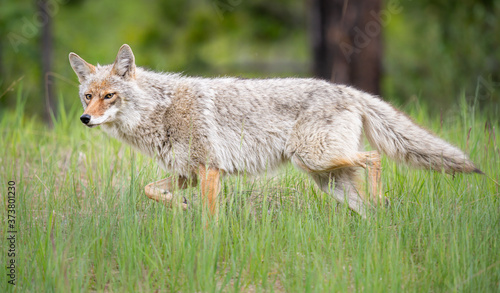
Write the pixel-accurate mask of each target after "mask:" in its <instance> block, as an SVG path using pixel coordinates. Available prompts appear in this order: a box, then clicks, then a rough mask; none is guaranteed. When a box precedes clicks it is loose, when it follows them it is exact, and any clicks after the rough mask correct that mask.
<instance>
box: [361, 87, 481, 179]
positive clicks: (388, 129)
mask: <svg viewBox="0 0 500 293" xmlns="http://www.w3.org/2000/svg"><path fill="white" fill-rule="evenodd" d="M363 103H364V105H363V109H364V117H363V127H364V129H365V133H366V136H367V138H368V140H369V142H370V144H371V145H372V146H373V147H375V148H376V149H377V150H379V151H382V152H384V153H386V154H387V156H389V157H390V158H392V159H394V160H396V161H399V162H405V163H407V164H409V165H411V166H414V167H419V168H426V169H429V168H430V169H434V170H437V171H441V170H443V169H444V171H445V172H447V173H453V172H464V173H471V172H475V173H480V174H482V172H481V170H479V169H478V168H476V166H474V163H472V162H471V161H470V160H469V158H468V157H467V155H466V154H465V153H464V152H462V151H461V150H460V149H458V148H456V147H454V146H452V145H451V144H449V143H448V142H446V141H444V140H442V139H440V138H438V137H437V136H435V135H434V134H432V133H431V132H429V131H427V130H425V129H423V128H422V127H420V126H418V125H417V124H415V123H414V122H413V121H412V120H411V119H410V118H409V117H408V116H406V115H405V114H403V113H401V112H399V111H398V110H396V109H394V108H393V107H392V106H391V105H389V104H388V103H386V102H384V101H382V100H380V99H378V98H376V97H373V96H370V95H368V94H367V95H364V98H363Z"/></svg>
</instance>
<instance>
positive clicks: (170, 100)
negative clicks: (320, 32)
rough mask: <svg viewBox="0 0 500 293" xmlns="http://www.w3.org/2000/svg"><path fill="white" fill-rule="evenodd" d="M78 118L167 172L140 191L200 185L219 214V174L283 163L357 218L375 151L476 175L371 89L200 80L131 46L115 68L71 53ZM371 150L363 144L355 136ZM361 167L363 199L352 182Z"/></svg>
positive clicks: (454, 151)
mask: <svg viewBox="0 0 500 293" xmlns="http://www.w3.org/2000/svg"><path fill="white" fill-rule="evenodd" d="M69 61H70V64H71V67H72V68H73V70H74V71H75V73H76V75H77V76H78V79H79V81H80V87H79V94H80V99H81V102H82V105H83V108H84V112H83V115H82V116H81V117H80V120H81V121H82V122H83V124H85V125H86V126H88V127H95V126H98V125H100V126H101V128H102V129H103V130H104V131H105V132H106V133H108V134H109V135H111V136H113V137H116V138H117V139H119V140H121V141H123V142H126V143H128V144H130V145H132V146H133V147H135V148H136V149H138V150H139V151H141V152H143V153H145V154H147V155H149V156H151V157H153V158H154V159H155V160H156V161H157V162H158V164H159V165H160V166H161V167H162V168H163V169H165V170H166V171H170V172H174V174H176V175H174V176H171V177H169V178H167V179H163V180H160V181H158V182H153V183H150V184H148V185H147V186H146V188H145V193H146V195H147V196H148V197H149V198H151V199H154V200H156V201H159V202H170V201H171V200H172V199H173V195H172V193H171V191H172V190H174V189H175V188H179V189H183V188H187V187H188V186H196V185H197V183H198V181H199V182H200V184H201V193H202V196H201V197H202V199H203V200H202V201H203V206H204V207H206V208H208V210H209V213H210V214H216V213H217V207H218V204H217V195H218V193H219V191H220V180H221V177H222V176H223V175H226V174H227V175H230V174H237V173H239V172H248V173H250V174H255V173H258V172H261V171H263V170H269V169H272V168H275V167H277V166H279V165H281V164H283V163H285V162H288V161H291V162H292V164H293V165H294V166H295V167H297V168H299V169H300V170H303V171H304V172H306V173H307V174H309V175H310V177H311V178H312V179H313V181H314V182H316V184H317V185H318V187H319V188H320V189H321V190H322V191H324V192H326V193H328V194H331V195H333V197H334V198H335V199H336V200H337V201H339V202H340V203H343V202H346V203H347V204H348V206H349V208H351V209H352V210H354V211H356V212H357V213H359V214H360V215H362V216H363V217H364V216H365V214H366V206H367V203H370V202H374V203H376V202H379V201H380V200H381V199H382V192H381V187H380V174H381V166H380V155H379V152H378V151H380V152H384V153H385V154H386V155H387V156H388V157H390V158H392V159H394V160H396V161H399V162H405V163H408V164H410V165H412V166H414V167H420V168H425V169H432V170H437V171H441V170H444V171H445V172H448V173H454V172H464V173H471V172H475V173H482V172H481V171H480V170H479V169H478V168H476V167H475V166H474V164H473V163H472V162H471V161H470V160H469V159H468V157H467V155H466V154H464V153H463V152H462V151H461V150H459V149H458V148H456V147H454V146H452V145H451V144H449V143H447V142H445V141H444V140H442V139H440V138H438V137H436V136H435V135H434V134H432V133H431V132H429V131H427V130H425V129H423V128H422V127H420V126H418V125H416V124H415V123H413V122H412V120H411V119H410V118H408V117H407V116H406V115H405V114H403V113H401V112H399V111H398V110H396V109H394V108H393V107H392V106H391V105H389V104H388V103H386V102H384V101H382V100H381V99H379V98H377V97H375V96H372V95H370V94H368V93H365V92H362V91H359V90H356V89H354V88H352V87H349V86H345V85H336V84H332V83H330V82H327V81H323V80H317V79H310V78H276V79H242V78H231V77H224V78H199V77H187V76H183V75H180V74H172V73H156V72H152V71H149V70H147V69H144V68H141V67H136V65H135V58H134V54H133V53H132V50H131V48H130V47H129V46H128V45H126V44H125V45H123V46H122V47H121V48H120V50H119V51H118V55H117V57H116V60H115V62H114V63H113V64H112V65H103V66H101V65H97V66H94V65H91V64H89V63H87V62H86V61H85V60H83V59H82V58H81V57H79V56H78V55H76V54H75V53H70V54H69ZM363 130H364V132H365V135H366V137H367V139H368V141H369V142H370V144H371V146H372V147H373V148H375V149H376V150H377V151H369V152H364V151H362V150H361V142H362V132H363ZM360 167H361V168H365V169H366V170H367V178H368V180H367V181H368V182H367V184H368V188H367V190H368V191H369V192H368V194H369V195H368V196H367V195H364V193H363V192H361V191H362V189H361V188H359V186H358V185H357V183H358V180H357V179H358V177H360V174H359V172H358V171H359V170H360Z"/></svg>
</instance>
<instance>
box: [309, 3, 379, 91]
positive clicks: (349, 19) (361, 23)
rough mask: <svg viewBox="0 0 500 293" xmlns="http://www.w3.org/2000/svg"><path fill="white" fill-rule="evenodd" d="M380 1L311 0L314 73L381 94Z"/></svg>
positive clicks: (320, 76)
mask: <svg viewBox="0 0 500 293" xmlns="http://www.w3.org/2000/svg"><path fill="white" fill-rule="evenodd" d="M380 7H381V1H380V0H369V1H366V0H365V1H363V0H311V7H310V11H311V14H310V21H311V26H310V29H311V36H312V43H313V55H314V57H313V58H314V59H313V73H314V75H315V76H316V77H319V78H322V79H328V80H331V81H332V82H335V83H341V84H348V85H352V86H354V87H356V88H359V89H361V90H364V91H367V92H370V93H372V94H380V77H381V58H382V37H381V34H382V24H381V23H380V19H379V17H378V16H379V13H380Z"/></svg>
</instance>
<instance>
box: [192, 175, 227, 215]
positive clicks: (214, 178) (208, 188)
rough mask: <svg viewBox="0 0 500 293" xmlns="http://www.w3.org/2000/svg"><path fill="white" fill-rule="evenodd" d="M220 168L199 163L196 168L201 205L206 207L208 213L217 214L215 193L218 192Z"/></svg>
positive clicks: (217, 207) (217, 205) (217, 206)
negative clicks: (199, 184) (199, 185)
mask: <svg viewBox="0 0 500 293" xmlns="http://www.w3.org/2000/svg"><path fill="white" fill-rule="evenodd" d="M221 173H222V170H219V169H213V168H207V167H205V165H200V167H199V169H198V178H200V182H201V193H202V195H201V196H202V199H203V206H204V207H205V208H208V210H209V212H210V214H211V215H212V216H213V215H215V216H217V213H218V210H219V204H218V202H217V195H218V194H219V192H220V188H221V184H220V175H221Z"/></svg>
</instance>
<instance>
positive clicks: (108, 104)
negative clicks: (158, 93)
mask: <svg viewBox="0 0 500 293" xmlns="http://www.w3.org/2000/svg"><path fill="white" fill-rule="evenodd" d="M69 62H70V64H71V67H73V70H74V71H75V73H76V75H77V76H78V79H79V81H80V100H81V102H82V105H83V109H84V112H83V114H82V116H81V117H80V120H81V121H82V122H83V124H85V125H87V126H88V127H94V126H97V125H101V124H106V123H113V122H116V121H117V120H118V119H120V116H121V115H122V114H123V110H124V108H125V107H132V106H133V105H130V102H131V101H130V99H132V98H133V96H134V93H135V92H136V89H137V86H136V82H135V72H136V66H135V61H134V54H133V53H132V49H130V47H129V46H128V45H123V46H122V47H121V48H120V50H119V51H118V55H117V56H116V60H115V62H114V63H113V64H112V65H105V66H100V65H97V66H94V65H92V64H89V63H87V62H86V61H85V60H83V59H82V58H81V57H80V56H78V55H77V54H75V53H70V54H69ZM127 104H128V105H127Z"/></svg>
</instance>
